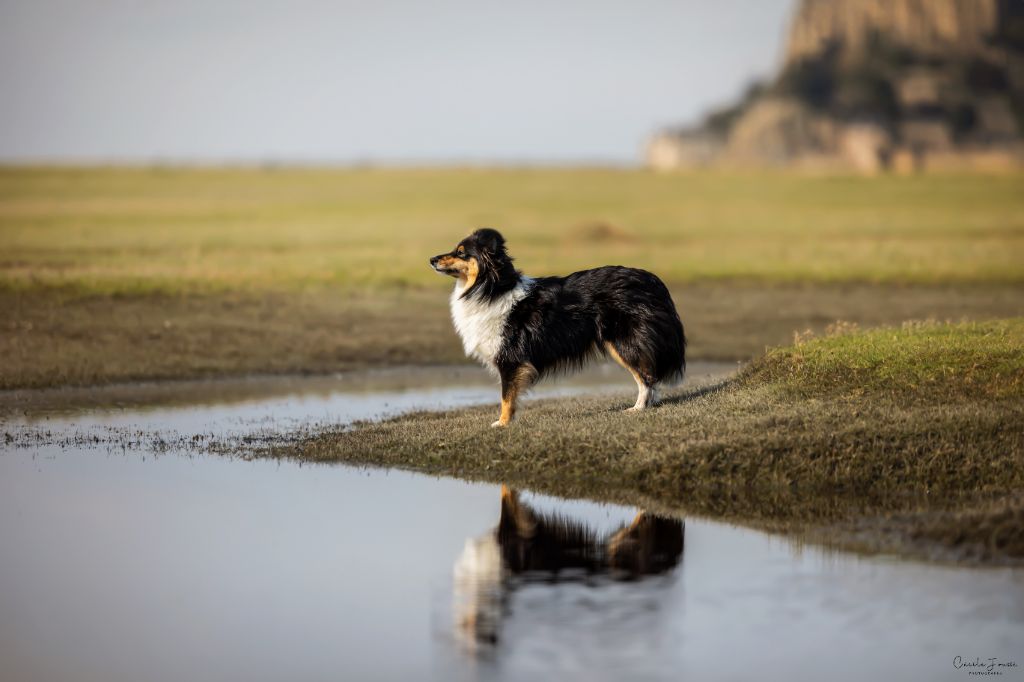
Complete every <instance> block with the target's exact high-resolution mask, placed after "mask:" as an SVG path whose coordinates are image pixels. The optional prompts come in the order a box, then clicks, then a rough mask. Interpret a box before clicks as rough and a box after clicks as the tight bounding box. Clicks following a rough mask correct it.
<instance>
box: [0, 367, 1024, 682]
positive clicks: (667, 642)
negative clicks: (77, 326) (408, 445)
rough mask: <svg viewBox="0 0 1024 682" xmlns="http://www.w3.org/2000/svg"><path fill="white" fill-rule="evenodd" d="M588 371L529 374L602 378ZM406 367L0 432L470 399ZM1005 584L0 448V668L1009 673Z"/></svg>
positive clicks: (746, 536)
mask: <svg viewBox="0 0 1024 682" xmlns="http://www.w3.org/2000/svg"><path fill="white" fill-rule="evenodd" d="M704 369H706V370H707V371H706V372H705V375H706V377H711V378H713V376H714V375H715V371H716V370H715V368H713V367H709V368H704ZM697 374H698V375H699V374H700V372H697ZM435 379H436V377H435V378H432V379H431V381H435ZM591 379H593V377H591ZM613 379H614V380H615V385H616V387H618V388H621V387H622V381H621V377H620V376H619V375H614V377H613ZM481 381H482V382H484V383H482V384H481V386H483V388H481V395H480V396H479V399H484V400H493V395H491V393H488V394H487V395H483V393H482V392H483V391H484V390H485V389H486V390H489V391H493V389H491V388H488V387H486V385H485V380H481ZM587 381H590V379H586V380H584V383H583V384H575V385H574V384H568V385H562V386H561V387H556V388H555V389H553V390H556V391H562V392H572V391H574V390H582V389H581V388H580V386H584V385H585V387H586V390H601V388H602V387H605V386H607V384H608V383H609V382H603V383H602V381H599V380H594V381H592V382H591V383H586V382H587ZM415 383H416V382H415V381H412V382H405V383H403V384H402V385H401V386H400V387H395V386H393V385H391V386H384V387H381V386H379V385H377V386H375V387H371V388H366V387H364V389H362V390H358V391H357V390H354V389H352V388H351V386H348V388H346V384H344V382H342V383H341V389H340V390H336V391H334V392H332V391H331V390H329V389H327V390H325V392H323V393H319V394H316V395H307V394H304V393H303V392H302V391H301V390H300V391H297V392H296V391H291V392H285V394H284V395H274V396H266V395H264V396H262V397H253V396H248V397H246V398H245V399H244V400H235V402H231V403H228V404H219V405H212V404H207V405H204V406H202V407H195V406H192V407H190V406H187V405H179V406H176V407H174V406H172V407H167V406H165V407H161V408H159V409H142V408H139V407H132V408H130V409H117V410H94V411H91V412H86V413H82V412H75V413H66V414H61V415H49V416H48V417H47V418H46V419H44V420H43V422H40V421H39V419H38V415H34V416H33V415H29V416H23V417H20V418H18V419H17V420H14V421H10V420H9V422H8V424H6V425H5V427H6V428H8V429H13V428H33V427H35V426H37V425H38V424H39V423H45V424H46V426H47V428H48V429H52V430H54V431H61V430H65V431H72V430H76V429H78V430H81V429H87V430H89V429H91V430H97V429H105V428H112V427H120V426H124V425H131V426H133V427H135V428H140V429H144V430H146V429H148V430H151V431H157V430H159V429H174V430H177V431H178V432H185V433H189V432H191V431H195V432H199V431H205V430H209V429H220V430H221V431H222V432H230V431H232V430H234V431H236V432H237V431H246V430H251V429H255V428H267V425H268V424H270V426H271V427H272V428H282V423H283V422H282V421H281V420H282V419H286V420H288V421H289V423H294V424H303V423H306V422H308V421H309V420H322V421H330V422H334V423H336V422H338V421H345V420H347V419H351V418H356V417H359V418H364V417H371V416H375V415H379V414H380V413H381V412H382V411H384V412H389V411H399V410H404V409H411V408H416V407H439V406H442V405H444V404H464V403H465V402H475V401H479V399H474V398H473V396H474V395H476V394H474V393H473V391H475V390H477V389H476V388H473V387H472V386H470V387H469V389H460V390H462V391H463V392H462V393H460V394H459V396H461V398H458V396H456V397H455V398H452V396H451V395H447V394H444V393H443V392H442V393H441V394H439V393H438V391H437V389H436V388H434V387H436V385H437V384H436V383H430V384H427V385H425V386H416V385H415ZM424 383H425V384H426V381H425V382H424ZM469 383H470V384H471V383H472V382H469ZM627 386H628V384H627ZM622 393H623V400H624V402H628V401H629V400H630V397H629V396H628V395H627V393H628V388H626V389H625V390H624V391H622ZM470 394H472V395H470ZM303 405H304V406H305V408H303V407H302V406H303ZM325 406H327V407H325ZM341 406H347V407H345V411H342V407H341ZM526 409H530V408H529V406H527V407H526ZM1022 588H1024V572H1022V571H1019V570H1010V569H999V570H980V569H962V568H953V567H945V566H937V565H929V564H923V563H918V562H906V561H899V560H895V559H891V558H885V557H881V558H879V557H874V558H865V557H860V556H857V555H853V554H847V553H840V552H832V551H826V550H822V549H818V548H814V547H804V548H800V547H798V546H796V545H794V544H792V543H790V542H788V541H786V540H785V539H782V538H777V537H772V536H768V535H765V534H762V533H758V532H754V531H750V530H746V529H741V528H736V527H733V526H729V525H725V524H721V523H715V522H711V521H707V520H701V519H686V520H685V521H684V520H682V519H658V518H656V517H652V516H648V515H645V514H643V513H642V512H641V511H640V510H636V509H627V508H623V507H616V506H609V505H599V504H594V503H590V502H583V501H565V500H557V499H553V498H548V497H544V496H538V495H533V494H531V493H529V492H526V491H510V490H504V491H503V490H502V489H501V488H500V487H499V486H494V485H485V484H471V483H465V482H462V481H457V480H451V479H435V478H430V477H425V476H421V475H416V474H410V473H406V472H397V471H382V470H365V469H358V468H352V467H344V466H310V465H305V466H300V465H299V464H296V463H291V462H277V461H266V460H257V461H240V460H237V459H229V458H226V457H217V456H209V455H202V454H200V455H195V454H188V455H186V454H181V453H174V452H171V453H167V454H161V455H159V456H156V455H154V454H153V453H147V452H145V451H144V450H143V451H132V450H129V451H127V452H120V451H112V450H111V448H109V447H103V446H102V445H101V446H98V447H83V446H75V447H59V446H56V445H47V444H43V445H34V446H31V447H7V448H6V449H5V450H4V451H3V453H2V454H0V679H2V680H107V681H117V680H182V679H195V680H280V679H296V680H298V679H302V680H327V679H332V680H378V679H379V680H391V679H438V680H471V679H484V680H487V679H496V680H523V679H587V680H591V679H596V680H618V679H652V680H681V679H697V680H705V679H724V680H742V679H751V678H759V679H785V680H819V679H829V680H861V679H911V680H916V679H927V680H967V679H976V677H975V676H970V675H968V674H967V671H966V670H965V669H956V668H954V667H953V659H954V657H955V656H958V655H960V656H964V657H967V658H969V659H971V660H973V659H974V658H975V657H980V658H981V659H983V660H984V659H987V658H989V657H999V659H1000V660H1002V661H1010V660H1014V661H1016V662H1018V663H1020V664H1022V665H1021V667H1018V668H1013V669H1006V670H1004V674H1003V675H1002V676H1001V677H1000V678H999V679H1003V680H1013V679H1024V673H1021V672H1020V671H1021V670H1022V669H1024V589H1022Z"/></svg>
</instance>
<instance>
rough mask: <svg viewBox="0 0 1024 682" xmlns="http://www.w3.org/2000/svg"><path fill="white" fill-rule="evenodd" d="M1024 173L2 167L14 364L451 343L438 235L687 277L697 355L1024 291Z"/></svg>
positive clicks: (142, 371)
mask: <svg viewBox="0 0 1024 682" xmlns="http://www.w3.org/2000/svg"><path fill="white" fill-rule="evenodd" d="M1022 180H1024V176H1021V175H1020V174H1008V175H998V176H922V177H906V178H904V177H881V178H860V177H809V176H802V175H790V174H781V173H779V174H726V173H693V174H678V175H658V174H653V173H648V172H644V171H638V170H598V169H534V170H528V169H522V170H514V169H512V170H474V169H447V170H439V169H432V170H431V169H423V170H376V169H361V170H329V169H263V170H260V169H248V170H247V169H173V168H152V169H124V168H108V169H102V168H93V169H88V168H86V169H46V168H38V169H28V168H3V169H0V311H2V313H3V315H2V317H0V357H3V358H4V360H5V361H4V362H2V363H0V388H19V387H41V386H56V385H66V384H77V385H88V384H100V383H108V382H112V381H129V380H136V379H174V378H191V377H199V376H214V375H237V374H245V373H253V372H330V371H337V370H343V369H348V368H351V367H360V366H367V365H381V364H394V363H438V362H454V361H458V360H459V359H460V358H461V352H460V349H459V344H458V341H457V340H456V338H455V336H454V334H453V333H452V331H451V329H450V325H449V323H448V320H447V310H446V297H447V293H448V287H449V286H450V282H449V281H448V280H446V279H444V278H440V277H438V276H437V275H435V274H434V273H432V272H431V271H430V269H429V268H428V267H427V266H426V259H427V257H429V256H430V255H433V254H436V253H438V252H440V251H442V250H445V249H448V248H450V247H451V246H452V244H453V243H454V241H455V240H456V239H458V238H459V237H461V236H463V235H464V234H465V233H466V232H468V231H469V230H470V229H472V228H474V227H477V226H479V225H492V226H495V227H498V228H500V229H502V230H504V231H505V233H506V236H507V237H508V238H509V244H510V247H511V249H512V252H513V254H514V255H515V256H516V258H517V259H518V260H517V262H518V263H519V265H520V266H521V267H523V268H524V270H526V271H527V272H528V273H531V274H550V273H564V272H568V271H572V270H576V269H580V268H585V267H592V266H594V265H598V264H607V263H624V264H629V265H634V266H638V267H645V268H648V269H651V270H653V271H654V272H656V273H658V274H659V275H661V276H662V277H663V278H664V279H666V280H667V281H669V283H670V284H671V286H672V290H673V294H674V296H675V298H676V300H677V302H678V304H679V306H680V309H681V311H682V313H683V317H684V320H685V321H686V323H687V327H688V331H689V334H690V337H691V340H692V342H693V344H692V346H691V349H692V352H693V354H694V356H695V357H702V358H708V359H739V358H749V357H753V356H756V355H758V354H760V353H761V352H762V351H763V349H764V347H765V346H766V345H772V344H780V343H785V342H787V341H789V340H791V338H792V335H793V333H794V332H799V331H803V330H805V329H814V330H819V331H820V330H821V329H823V328H824V326H825V325H827V324H828V323H830V322H833V321H835V320H837V319H846V320H853V321H856V322H859V323H861V324H864V325H877V324H887V323H895V322H899V321H901V320H904V319H910V318H925V317H936V318H938V319H947V318H948V319H957V320H958V319H962V318H971V319H986V318H991V317H1006V316H1014V315H1021V314H1024V262H1022V256H1021V254H1024V193H1022V192H1020V191H1019V189H1020V187H1021V184H1022Z"/></svg>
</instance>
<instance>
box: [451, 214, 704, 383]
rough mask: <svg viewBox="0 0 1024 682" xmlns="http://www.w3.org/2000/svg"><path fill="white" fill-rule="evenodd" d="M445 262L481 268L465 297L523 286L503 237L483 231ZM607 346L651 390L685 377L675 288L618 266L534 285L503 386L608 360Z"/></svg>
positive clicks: (509, 336) (502, 355)
mask: <svg viewBox="0 0 1024 682" xmlns="http://www.w3.org/2000/svg"><path fill="white" fill-rule="evenodd" d="M445 255H450V256H452V257H456V258H469V257H474V258H476V260H477V262H478V263H479V273H478V276H477V278H476V281H475V282H474V283H473V285H472V286H470V287H469V288H468V289H466V290H465V291H464V292H463V293H462V296H463V297H475V298H477V299H478V300H480V301H483V302H487V301H493V300H496V299H497V298H499V297H501V296H502V295H505V294H507V293H508V292H509V291H511V290H512V289H514V288H515V287H516V286H517V285H519V284H520V282H521V281H522V280H523V275H522V273H520V272H519V271H518V270H516V269H515V267H514V266H513V265H512V258H510V257H509V255H508V253H507V252H506V250H505V240H504V238H503V237H502V236H501V234H499V233H498V232H497V231H495V230H491V229H482V230H477V231H476V232H474V233H473V234H472V235H470V236H469V237H467V238H466V239H464V240H463V241H462V242H460V243H459V244H458V245H457V247H456V249H455V250H454V251H452V252H451V254H445ZM442 257H443V256H436V257H435V258H434V259H432V261H431V262H432V263H435V262H436V261H437V259H440V258H442ZM606 343H610V344H611V345H612V346H613V347H614V349H615V351H616V352H617V353H618V354H619V356H620V357H621V358H622V360H623V361H624V362H625V363H626V364H627V365H629V367H630V368H632V369H633V370H634V371H635V372H636V373H637V374H639V376H640V377H641V378H642V380H643V381H644V383H645V384H647V385H648V386H654V385H656V384H658V383H660V382H663V381H672V380H676V379H680V378H681V377H682V375H683V373H684V371H685V369H686V336H685V333H684V331H683V324H682V322H681V321H680V319H679V315H678V313H677V312H676V308H675V305H674V304H673V302H672V297H671V295H670V294H669V291H668V288H667V287H666V286H665V284H664V283H663V282H662V281H661V280H660V279H658V277H657V276H655V275H654V274H652V273H650V272H647V271H646V270H638V269H636V268H627V267H622V266H617V265H613V266H606V267H600V268H594V269H593V270H582V271H580V272H574V273H572V274H571V275H568V276H566V277H541V278H537V279H534V280H533V283H532V286H531V288H530V290H529V293H528V294H527V295H526V296H525V297H524V298H522V299H521V300H520V301H518V302H517V303H516V304H515V306H514V307H513V308H512V310H511V312H510V313H509V315H508V318H507V320H506V323H505V327H504V329H503V331H502V342H501V348H500V350H499V352H498V355H497V357H496V358H495V365H496V367H497V369H498V372H499V374H500V375H501V377H502V380H503V383H504V382H505V381H507V380H508V379H510V375H511V374H513V373H515V372H516V371H517V370H518V368H520V367H522V366H524V365H527V364H529V365H532V366H533V367H534V368H535V369H536V372H537V375H538V376H543V375H545V374H548V373H551V372H556V371H559V370H563V369H569V368H576V367H579V366H581V365H583V364H584V363H585V362H586V361H587V360H588V359H589V358H590V357H592V356H593V355H595V354H603V353H606V352H607V350H606V346H605V344H606Z"/></svg>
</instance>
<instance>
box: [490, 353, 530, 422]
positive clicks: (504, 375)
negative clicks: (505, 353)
mask: <svg viewBox="0 0 1024 682" xmlns="http://www.w3.org/2000/svg"><path fill="white" fill-rule="evenodd" d="M498 373H499V374H500V375H501V416H499V417H498V421H496V422H494V423H493V424H491V426H508V425H509V424H510V423H511V422H512V419H513V418H514V417H515V416H516V402H517V401H518V400H519V396H520V394H521V393H523V392H524V391H525V390H526V389H528V388H529V387H530V384H532V383H533V381H534V379H536V378H537V370H536V368H535V367H534V366H533V365H531V364H530V363H526V364H524V365H516V366H512V367H499V368H498Z"/></svg>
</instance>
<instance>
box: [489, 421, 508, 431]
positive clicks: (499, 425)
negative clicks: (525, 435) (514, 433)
mask: <svg viewBox="0 0 1024 682" xmlns="http://www.w3.org/2000/svg"><path fill="white" fill-rule="evenodd" d="M506 426H508V424H506V423H503V422H502V421H501V420H500V419H499V420H498V421H496V422H494V423H492V424H491V428H492V429H498V428H505V427H506Z"/></svg>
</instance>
